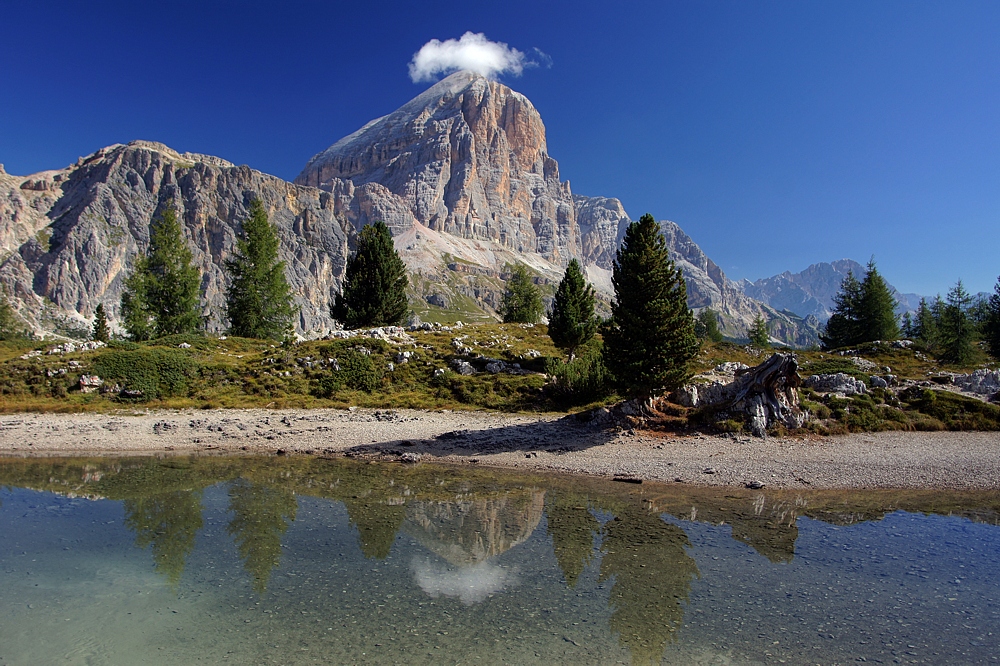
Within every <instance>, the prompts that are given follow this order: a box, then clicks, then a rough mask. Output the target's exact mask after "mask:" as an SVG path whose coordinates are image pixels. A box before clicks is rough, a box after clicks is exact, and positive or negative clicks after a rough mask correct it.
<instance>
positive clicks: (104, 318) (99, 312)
mask: <svg viewBox="0 0 1000 666" xmlns="http://www.w3.org/2000/svg"><path fill="white" fill-rule="evenodd" d="M91 337H92V338H93V339H94V340H97V341H98V342H107V341H108V340H110V339H111V330H110V329H109V328H108V315H107V313H106V312H104V303H98V304H97V307H96V308H94V330H93V331H92V333H91Z"/></svg>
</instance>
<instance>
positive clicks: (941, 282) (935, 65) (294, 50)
mask: <svg viewBox="0 0 1000 666" xmlns="http://www.w3.org/2000/svg"><path fill="white" fill-rule="evenodd" d="M0 16H2V19H0V62H2V63H3V65H2V66H0V162H2V163H4V164H5V165H6V169H7V171H8V172H10V173H16V174H28V173H32V172H35V171H40V170H43V169H50V168H59V167H62V166H65V165H67V164H69V163H71V162H73V161H75V160H76V158H77V157H78V156H81V155H86V154H89V153H91V152H93V151H95V150H97V149H98V148H100V147H102V146H105V145H108V144H111V143H116V142H126V141H130V140H132V139H138V138H141V139H149V140H156V141H162V142H163V143H166V144H167V145H170V146H171V147H173V148H175V149H178V150H181V151H194V152H202V153H208V154H213V155H219V156H221V157H224V158H226V159H229V160H231V161H233V162H236V163H238V164H249V165H250V166H252V167H254V168H256V169H260V170H262V171H266V172H268V173H272V174H275V175H277V176H281V177H283V178H287V179H292V178H294V177H295V176H296V175H297V174H298V172H299V170H300V169H301V168H302V167H303V166H304V165H305V163H306V161H307V160H308V159H309V158H310V157H312V156H313V155H314V154H315V153H317V152H319V151H320V150H322V149H324V148H325V147H327V146H328V145H330V144H331V143H333V142H334V141H336V140H337V139H338V138H340V137H341V136H343V135H345V134H348V133H350V132H352V131H354V130H355V129H357V128H358V127H360V126H361V125H362V124H364V123H365V122H367V121H368V120H370V119H372V118H374V117H377V116H380V115H383V114H385V113H388V112H390V111H392V110H394V109H395V108H397V107H398V106H400V105H401V104H403V103H404V102H406V101H407V100H408V99H410V98H411V97H413V96H414V95H416V94H418V93H419V92H420V91H422V90H423V89H425V88H426V87H427V86H428V85H429V84H427V83H422V84H414V83H413V82H411V81H410V78H409V76H408V73H407V64H408V63H409V62H410V59H411V58H412V57H413V54H414V53H415V52H416V51H417V50H418V49H420V47H421V46H422V45H423V44H424V43H425V42H427V41H428V40H430V39H433V38H437V39H442V40H444V39H448V38H457V37H459V36H461V35H462V34H463V33H464V32H466V31H473V32H483V33H485V34H486V36H487V37H489V38H490V39H493V40H497V41H501V42H506V43H508V44H509V45H510V46H512V47H514V48H517V49H520V50H521V51H525V52H530V51H531V50H532V49H540V50H541V51H543V52H544V53H545V54H547V55H548V56H549V57H550V58H551V66H550V67H536V68H529V69H527V70H525V72H524V73H523V75H522V76H520V77H511V76H503V77H501V80H502V81H504V82H505V83H507V84H508V85H510V86H511V87H513V88H514V89H516V90H519V91H520V92H523V93H524V94H525V95H527V96H528V97H529V98H530V99H531V100H532V101H533V102H534V104H535V106H536V107H537V108H538V109H539V111H540V112H541V114H542V118H543V120H544V121H545V124H546V127H547V130H548V142H549V152H550V154H551V155H552V156H553V157H555V158H556V159H557V160H558V161H559V165H560V169H561V173H562V176H563V178H568V179H570V180H571V181H572V185H573V191H574V192H577V193H580V194H590V195H604V196H615V197H618V198H620V199H621V200H622V201H623V203H624V204H625V207H626V209H627V210H628V211H629V213H630V214H631V215H633V216H634V217H638V216H639V215H641V214H642V213H645V212H651V213H653V214H654V215H655V216H656V217H657V218H661V219H663V218H666V219H672V220H674V221H676V222H677V223H679V224H680V225H681V226H682V227H683V228H684V229H685V230H686V231H687V232H688V233H689V234H690V235H691V236H692V237H693V238H694V239H695V241H697V242H698V243H699V244H700V245H701V246H702V248H703V249H704V250H705V251H706V252H707V253H708V255H709V256H710V257H712V258H713V259H714V260H715V261H716V262H717V263H719V265H720V266H722V268H723V270H725V271H726V273H727V274H728V275H729V276H730V277H732V278H736V279H738V278H742V277H748V278H751V279H755V278H759V277H765V276H769V275H773V274H775V273H779V272H781V271H784V270H792V271H798V270H801V269H803V268H805V267H806V266H807V265H809V264H811V263H814V262H817V261H831V260H834V259H840V258H844V257H849V258H853V259H856V260H858V261H860V262H862V263H865V262H866V261H867V259H868V258H869V257H870V256H871V255H873V254H874V255H875V257H876V259H877V261H878V264H879V268H880V270H881V271H882V273H883V274H884V275H885V276H886V277H887V278H888V279H889V281H890V282H892V283H893V284H895V285H896V286H897V287H898V288H900V289H901V290H902V291H907V292H917V293H925V294H933V293H936V292H939V291H940V292H942V293H944V292H945V291H947V289H948V288H949V287H950V286H951V285H952V284H953V283H954V282H955V280H957V279H958V278H962V279H963V280H964V281H965V283H966V285H967V286H968V287H969V288H970V289H971V290H972V291H981V290H982V291H985V290H992V287H993V285H994V283H995V282H996V279H997V275H998V274H1000V251H998V250H1000V38H998V35H1000V2H995V1H991V2H912V1H911V2H874V1H872V0H866V1H864V2H851V1H845V0H838V1H836V2H818V1H809V2H747V1H745V0H741V1H737V2H723V1H716V2H713V1H699V2H693V1H692V2H649V3H645V2H627V1H624V2H617V3H608V2H601V3H597V2H582V1H577V2H564V3H560V2H550V3H541V2H519V1H516V0H508V1H505V2H486V1H478V2H475V3H471V2H469V3H461V4H458V3H447V2H399V3H376V2H364V3H362V2H355V3H341V2H330V1H328V2H296V1H294V0H288V1H286V2H281V3H277V2H274V3H264V2H251V1H247V0H243V1H240V2H211V1H210V0H201V1H200V2H186V1H183V0H181V1H175V2H170V3H146V2H134V1H131V2H120V3H115V2H100V1H99V0H97V1H93V2H87V3H78V2H73V1H71V0H66V1H65V2H47V1H45V0H33V1H32V2H27V1H23V2H11V1H7V0H0ZM529 55H530V53H529Z"/></svg>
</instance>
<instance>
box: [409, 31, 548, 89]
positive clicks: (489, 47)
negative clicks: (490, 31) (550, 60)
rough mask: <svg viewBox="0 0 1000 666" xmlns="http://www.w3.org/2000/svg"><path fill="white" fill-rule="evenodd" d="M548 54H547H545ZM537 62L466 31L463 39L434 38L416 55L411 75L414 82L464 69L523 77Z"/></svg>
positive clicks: (429, 79) (486, 75) (477, 34)
mask: <svg viewBox="0 0 1000 666" xmlns="http://www.w3.org/2000/svg"><path fill="white" fill-rule="evenodd" d="M546 57H548V56H546ZM535 64H537V63H535V62H532V61H529V60H528V59H527V57H526V56H525V55H524V54H523V53H521V52H520V51H518V50H517V49H515V48H511V47H509V46H507V45H506V44H504V43H503V42H491V41H490V40H488V39H487V38H486V35H484V34H483V33H481V32H480V33H474V32H467V33H465V34H464V35H462V37H461V39H446V40H445V41H443V42H442V41H440V40H438V39H432V40H431V41H429V42H427V43H426V44H424V45H423V46H422V47H420V50H419V51H417V52H416V53H415V54H413V60H411V61H410V78H411V79H412V80H413V82H414V83H418V82H420V81H433V80H434V78H435V77H436V76H438V75H440V74H446V73H448V74H450V73H451V72H454V71H457V70H460V69H465V70H469V71H470V72H476V73H477V74H481V75H483V76H485V77H488V78H494V77H496V76H497V75H498V74H505V73H509V74H513V75H514V76H520V75H521V72H523V71H524V68H525V67H529V66H532V65H535Z"/></svg>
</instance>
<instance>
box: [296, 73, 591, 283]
mask: <svg viewBox="0 0 1000 666" xmlns="http://www.w3.org/2000/svg"><path fill="white" fill-rule="evenodd" d="M347 180H350V181H351V182H352V183H353V184H354V185H355V186H358V187H360V188H362V189H363V193H362V194H361V195H360V196H362V197H363V198H364V199H365V200H366V203H367V204H369V205H370V207H371V213H370V214H369V216H370V215H371V214H376V215H381V216H382V218H383V219H384V221H385V222H386V223H387V224H389V226H390V227H391V228H393V229H394V230H395V231H402V230H404V229H406V228H407V227H409V226H411V225H412V223H413V222H414V221H415V222H418V223H420V224H421V225H423V226H425V227H427V228H428V229H431V230H434V231H440V232H444V233H447V234H452V235H455V236H459V237H461V238H475V239H482V240H490V241H496V242H498V243H500V244H501V245H502V246H504V247H505V248H509V249H511V250H515V251H517V252H535V253H538V254H540V255H542V256H543V257H544V258H546V259H548V260H550V261H553V262H555V263H559V264H565V263H567V262H568V261H569V260H570V259H571V258H573V257H576V256H579V254H580V252H581V248H582V244H581V239H580V237H579V226H578V225H577V224H576V210H575V206H574V203H573V196H572V194H571V193H570V187H569V183H568V182H560V180H559V165H558V164H557V163H556V161H555V160H554V159H552V158H551V157H549V154H548V151H547V149H546V144H545V126H544V125H543V124H542V119H541V116H539V115H538V111H537V110H535V107H534V106H533V105H532V104H531V102H530V101H528V98H526V97H525V96H524V95H522V94H520V93H517V92H514V91H513V90H511V89H510V88H508V87H507V86H505V85H503V84H501V83H497V82H496V81H491V80H489V79H486V78H484V77H482V76H480V75H478V74H473V73H471V72H456V73H454V74H452V75H451V76H448V77H447V78H445V79H443V80H441V81H439V82H438V83H436V84H435V85H433V86H431V87H430V88H429V89H427V90H426V91H424V92H423V93H422V94H420V95H419V96H417V97H416V98H414V99H413V100H411V101H410V102H408V103H407V104H405V105H403V106H402V107H401V108H400V109H398V110H397V111H395V112H393V113H390V114H389V115H387V116H382V117H381V118H377V119H376V120H373V121H371V122H370V123H368V124H367V125H365V126H364V127H362V128H361V129H359V130H358V131H357V132H354V133H353V134H351V135H349V136H346V137H344V138H343V139H341V140H340V141H338V142H336V143H335V144H333V145H332V146H330V147H329V148H327V149H326V150H324V151H323V152H321V153H319V154H318V155H316V156H315V157H313V158H312V159H311V160H310V161H309V163H308V164H307V165H306V167H305V169H303V171H302V173H301V174H299V176H298V178H296V179H295V182H296V183H297V184H299V185H311V186H313V187H319V188H321V189H324V190H327V191H330V192H335V193H336V192H340V191H342V189H343V188H344V181H347ZM371 183H377V184H378V185H381V186H382V188H368V189H364V186H366V185H368V184H371ZM363 207H364V208H367V207H368V206H363Z"/></svg>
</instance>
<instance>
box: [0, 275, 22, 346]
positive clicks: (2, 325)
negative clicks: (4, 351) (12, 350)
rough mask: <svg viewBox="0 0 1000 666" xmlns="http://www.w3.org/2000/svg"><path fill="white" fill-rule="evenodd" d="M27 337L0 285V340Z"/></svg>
mask: <svg viewBox="0 0 1000 666" xmlns="http://www.w3.org/2000/svg"><path fill="white" fill-rule="evenodd" d="M26 337H28V334H27V332H26V331H25V330H24V327H23V326H21V323H20V322H19V321H18V317H17V313H16V312H15V311H14V308H13V307H11V305H10V303H8V302H7V297H6V296H5V295H4V293H3V288H2V287H0V341H9V340H20V339H22V338H26Z"/></svg>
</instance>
